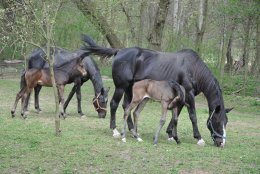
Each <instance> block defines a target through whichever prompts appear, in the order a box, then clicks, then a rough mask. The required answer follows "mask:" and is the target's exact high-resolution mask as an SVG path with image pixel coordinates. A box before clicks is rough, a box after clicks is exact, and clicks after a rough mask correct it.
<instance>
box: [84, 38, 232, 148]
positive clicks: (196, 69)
mask: <svg viewBox="0 0 260 174" xmlns="http://www.w3.org/2000/svg"><path fill="white" fill-rule="evenodd" d="M83 40H84V41H85V43H86V46H85V50H87V51H89V52H90V53H92V54H96V55H100V56H103V57H110V56H114V58H113V61H112V77H113V81H114V85H115V91H114V94H113V97H112V100H111V102H110V109H111V120H110V128H111V129H113V135H114V136H117V137H118V136H120V133H119V132H118V131H117V129H116V110H117V108H118V105H119V102H120V100H121V99H122V97H123V95H124V102H123V108H124V109H125V108H126V107H127V106H128V105H129V104H130V102H131V100H132V86H133V84H134V82H136V81H140V80H143V79H153V80H158V81H160V80H166V81H172V80H173V81H176V82H177V83H179V84H180V85H182V86H183V87H184V88H185V91H186V103H187V104H188V105H189V106H190V107H188V108H187V109H188V112H189V116H190V120H191V122H192V127H193V137H194V138H196V139H197V140H198V144H199V145H203V144H205V142H204V140H203V139H202V137H201V134H200V132H199V128H198V124H197V116H196V108H195V96H196V95H198V94H200V93H203V94H204V95H205V97H206V99H207V102H208V108H209V117H208V121H207V123H208V129H209V131H210V133H211V137H212V139H213V141H214V143H215V144H216V145H217V146H218V147H220V146H221V147H223V146H224V144H225V140H226V125H227V121H228V119H227V115H226V113H227V112H229V111H230V109H225V106H224V100H223V97H222V92H221V89H220V86H219V84H218V81H217V79H216V78H215V77H214V76H213V74H212V73H211V71H210V70H209V68H208V67H207V66H206V64H205V63H204V62H203V61H202V60H201V59H200V57H199V56H198V54H197V53H196V52H195V51H193V50H190V49H184V50H181V51H178V52H175V53H169V52H159V51H154V50H148V49H144V48H139V47H133V48H122V49H116V48H105V47H102V46H99V45H97V44H96V43H95V42H94V41H93V39H91V38H90V37H89V36H86V35H85V36H84V37H83ZM183 106H184V104H180V105H178V112H179V113H180V112H181V110H182V108H183ZM179 113H178V114H179ZM127 123H128V129H129V130H131V129H133V122H132V119H131V117H128V120H127ZM175 126H177V122H176V121H175V120H174V119H172V120H171V122H170V124H169V126H168V128H167V133H168V135H169V139H173V134H172V130H173V129H174V127H175Z"/></svg>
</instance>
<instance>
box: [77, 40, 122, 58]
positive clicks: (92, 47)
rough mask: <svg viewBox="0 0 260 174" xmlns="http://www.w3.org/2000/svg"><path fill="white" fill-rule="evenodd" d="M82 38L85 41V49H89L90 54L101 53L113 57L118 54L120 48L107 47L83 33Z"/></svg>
mask: <svg viewBox="0 0 260 174" xmlns="http://www.w3.org/2000/svg"><path fill="white" fill-rule="evenodd" d="M81 40H82V41H83V42H85V45H84V46H83V48H82V49H83V50H86V51H88V52H89V53H90V54H95V55H99V56H102V57H111V56H114V55H116V54H117V52H118V51H119V49H115V48H105V47H102V46H99V45H97V44H96V42H95V41H94V40H93V39H92V38H91V37H90V36H87V35H82V36H81Z"/></svg>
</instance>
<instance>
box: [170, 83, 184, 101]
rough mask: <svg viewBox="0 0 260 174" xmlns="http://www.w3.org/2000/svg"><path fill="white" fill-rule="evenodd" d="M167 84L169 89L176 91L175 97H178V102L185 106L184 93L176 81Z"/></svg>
mask: <svg viewBox="0 0 260 174" xmlns="http://www.w3.org/2000/svg"><path fill="white" fill-rule="evenodd" d="M169 84H170V86H171V88H173V89H174V90H175V91H176V93H177V96H178V97H179V99H178V101H180V102H181V103H182V104H185V94H184V91H183V90H182V89H181V86H180V85H179V83H177V82H176V81H170V83H169Z"/></svg>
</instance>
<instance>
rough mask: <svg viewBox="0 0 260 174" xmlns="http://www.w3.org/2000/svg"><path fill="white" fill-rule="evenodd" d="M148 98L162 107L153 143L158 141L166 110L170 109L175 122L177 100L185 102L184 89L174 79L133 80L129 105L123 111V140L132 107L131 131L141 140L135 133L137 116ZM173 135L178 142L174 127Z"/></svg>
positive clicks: (123, 139)
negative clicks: (132, 122) (132, 126)
mask: <svg viewBox="0 0 260 174" xmlns="http://www.w3.org/2000/svg"><path fill="white" fill-rule="evenodd" d="M149 98H150V99H152V100H155V101H158V102H161V107H162V115H161V119H160V124H159V127H158V129H157V131H156V132H155V135H154V144H155V145H156V144H157V142H158V136H159V133H160V131H161V129H162V127H163V125H164V123H165V120H166V114H167V110H172V119H174V120H176V122H177V120H178V110H177V109H178V108H177V102H180V103H184V102H185V89H184V88H183V87H182V86H180V85H179V84H178V83H176V82H175V81H155V80H151V79H146V80H141V81H138V82H135V83H134V86H133V94H132V101H131V103H130V105H129V106H128V107H127V108H126V110H125V113H124V128H123V131H122V132H123V133H122V141H123V142H126V125H127V118H128V116H129V114H130V113H131V111H132V109H134V108H136V109H135V111H134V129H132V130H131V131H132V133H133V135H134V137H135V138H136V139H137V140H138V141H142V139H141V138H140V137H139V135H138V134H137V123H138V117H139V115H140V113H141V111H142V110H143V108H144V106H145V104H146V103H147V101H148V99H149ZM173 137H174V139H175V140H176V142H177V143H180V141H179V139H178V136H177V129H176V127H175V129H174V130H173Z"/></svg>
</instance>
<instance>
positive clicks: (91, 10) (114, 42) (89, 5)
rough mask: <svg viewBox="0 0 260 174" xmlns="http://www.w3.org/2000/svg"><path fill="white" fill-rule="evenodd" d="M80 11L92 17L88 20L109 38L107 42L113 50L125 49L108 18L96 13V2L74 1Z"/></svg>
mask: <svg viewBox="0 0 260 174" xmlns="http://www.w3.org/2000/svg"><path fill="white" fill-rule="evenodd" d="M73 2H74V3H75V4H76V5H77V7H78V9H79V10H80V11H81V12H82V13H83V14H84V15H85V16H87V17H88V16H90V17H89V18H88V19H89V20H91V22H92V23H93V24H94V25H96V27H97V29H98V30H100V31H101V33H102V34H103V35H104V36H105V37H106V38H107V41H108V42H109V44H110V45H111V47H113V48H123V47H124V45H123V43H122V42H121V41H120V39H119V38H118V37H117V35H116V34H115V32H114V31H113V29H112V28H111V26H110V25H109V24H108V22H107V21H106V18H105V17H104V16H102V15H101V14H99V13H98V12H96V5H95V2H93V1H91V0H74V1H73Z"/></svg>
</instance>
